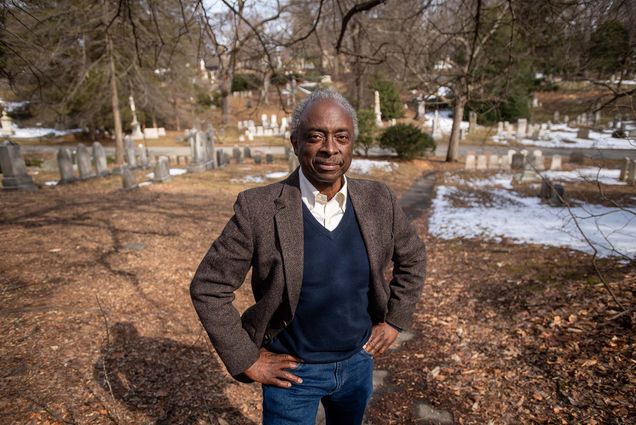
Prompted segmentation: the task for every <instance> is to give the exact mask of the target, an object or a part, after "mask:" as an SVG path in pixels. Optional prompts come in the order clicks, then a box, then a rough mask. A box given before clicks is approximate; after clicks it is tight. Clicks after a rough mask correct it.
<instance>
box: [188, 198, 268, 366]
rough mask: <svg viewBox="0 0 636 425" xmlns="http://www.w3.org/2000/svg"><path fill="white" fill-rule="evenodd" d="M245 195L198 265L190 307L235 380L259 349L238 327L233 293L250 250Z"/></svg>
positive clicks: (244, 272) (246, 266)
mask: <svg viewBox="0 0 636 425" xmlns="http://www.w3.org/2000/svg"><path fill="white" fill-rule="evenodd" d="M249 217H250V214H249V208H248V205H247V201H246V199H245V195H244V194H243V193H240V194H239V195H238V198H237V200H236V202H235V204H234V215H233V216H232V218H231V219H230V221H229V222H228V223H227V224H226V226H225V228H224V229H223V232H221V235H220V236H219V237H218V239H216V240H215V241H214V243H213V244H212V246H211V247H210V249H209V250H208V252H207V254H206V255H205V257H204V258H203V260H202V261H201V264H200V265H199V267H198V269H197V271H196V273H195V275H194V278H193V279H192V283H191V284H190V295H191V297H192V303H193V304H194V308H195V310H196V312H197V314H198V315H199V319H201V322H202V323H203V327H204V328H205V330H206V331H207V333H208V335H209V337H210V340H211V341H212V344H213V345H214V348H215V349H216V351H217V353H218V354H219V357H220V358H221V361H223V363H224V364H225V367H226V368H227V370H228V372H229V373H230V374H231V375H232V376H234V377H237V376H238V375H240V374H241V373H242V372H243V371H244V370H245V369H247V368H248V367H250V366H251V365H252V364H253V363H254V362H255V361H256V360H257V359H258V354H259V348H258V347H257V346H256V344H255V343H254V342H253V341H252V339H251V338H250V336H249V334H248V333H247V332H246V331H245V329H243V327H242V325H241V315H240V314H239V312H238V310H237V309H236V308H235V307H234V305H233V304H232V302H233V301H234V298H235V296H234V291H236V290H237V289H238V288H239V287H240V286H241V285H242V284H243V281H244V280H245V276H246V275H247V272H248V270H249V268H250V265H251V262H252V255H253V249H254V243H253V236H252V226H251V223H250V218H249Z"/></svg>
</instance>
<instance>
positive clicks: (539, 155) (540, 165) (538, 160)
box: [532, 149, 545, 171]
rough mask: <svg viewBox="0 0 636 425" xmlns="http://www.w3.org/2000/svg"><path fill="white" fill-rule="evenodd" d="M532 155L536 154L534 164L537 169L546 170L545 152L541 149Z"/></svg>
mask: <svg viewBox="0 0 636 425" xmlns="http://www.w3.org/2000/svg"><path fill="white" fill-rule="evenodd" d="M532 155H533V156H534V163H533V164H532V165H533V166H534V168H535V170H538V171H543V170H545V164H544V161H543V152H541V151H540V150H539V149H537V150H535V151H534V152H533V153H532Z"/></svg>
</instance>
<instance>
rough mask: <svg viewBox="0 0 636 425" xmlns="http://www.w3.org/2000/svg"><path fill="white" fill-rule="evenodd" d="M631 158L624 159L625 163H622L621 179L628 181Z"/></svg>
mask: <svg viewBox="0 0 636 425" xmlns="http://www.w3.org/2000/svg"><path fill="white" fill-rule="evenodd" d="M630 162H631V160H630V159H629V158H628V157H625V159H623V164H622V165H621V174H620V176H619V177H618V179H619V180H620V181H623V182H624V181H627V176H628V175H629V163H630Z"/></svg>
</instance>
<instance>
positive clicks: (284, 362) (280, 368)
mask: <svg viewBox="0 0 636 425" xmlns="http://www.w3.org/2000/svg"><path fill="white" fill-rule="evenodd" d="M299 363H301V361H300V360H299V359H297V358H296V357H294V356H291V355H289V354H274V353H272V352H271V351H267V350H266V349H265V348H261V350H260V352H259V355H258V360H256V362H255V363H254V364H253V365H252V366H250V367H248V368H247V369H245V372H244V373H245V375H247V376H248V377H249V378H250V379H252V380H253V381H256V382H260V383H261V384H267V385H276V386H277V387H281V388H289V387H291V386H292V383H295V384H301V383H302V382H303V380H302V379H300V378H299V377H298V376H296V375H294V374H292V373H290V372H289V371H288V370H287V369H294V368H296V367H297V366H298V364H299Z"/></svg>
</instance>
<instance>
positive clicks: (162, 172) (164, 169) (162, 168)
mask: <svg viewBox="0 0 636 425" xmlns="http://www.w3.org/2000/svg"><path fill="white" fill-rule="evenodd" d="M152 180H153V181H155V182H159V183H162V182H165V181H168V180H170V161H169V159H168V157H167V156H160V157H159V159H158V160H157V163H156V164H155V172H154V177H153V179H152Z"/></svg>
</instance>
